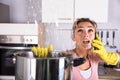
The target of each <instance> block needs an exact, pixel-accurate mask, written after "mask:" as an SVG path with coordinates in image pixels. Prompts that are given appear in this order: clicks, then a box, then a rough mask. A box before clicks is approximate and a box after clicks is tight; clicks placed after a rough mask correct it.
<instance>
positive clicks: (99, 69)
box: [98, 66, 108, 75]
mask: <svg viewBox="0 0 120 80" xmlns="http://www.w3.org/2000/svg"><path fill="white" fill-rule="evenodd" d="M105 74H108V73H107V70H106V69H105V68H104V67H103V66H98V75H105Z"/></svg>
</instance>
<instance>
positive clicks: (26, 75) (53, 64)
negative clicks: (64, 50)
mask: <svg viewBox="0 0 120 80" xmlns="http://www.w3.org/2000/svg"><path fill="white" fill-rule="evenodd" d="M74 62H75V63H74ZM84 62H85V59H83V58H78V59H72V58H71V57H70V56H69V57H68V56H67V57H48V58H36V57H34V55H33V53H32V51H21V52H17V53H16V73H15V79H16V80H64V79H65V78H66V76H67V78H68V79H67V80H70V79H71V69H72V65H73V66H78V65H81V64H83V63H84ZM66 70H67V71H69V72H68V73H67V74H65V71H66Z"/></svg>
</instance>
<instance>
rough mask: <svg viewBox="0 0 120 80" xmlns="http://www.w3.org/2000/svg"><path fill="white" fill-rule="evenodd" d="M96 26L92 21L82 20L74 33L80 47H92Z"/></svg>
mask: <svg viewBox="0 0 120 80" xmlns="http://www.w3.org/2000/svg"><path fill="white" fill-rule="evenodd" d="M95 31H96V30H95V27H94V26H93V25H92V24H91V23H90V22H80V23H79V24H78V25H77V27H76V29H75V32H74V34H73V40H74V41H75V42H76V46H77V47H79V48H85V49H90V48H91V42H92V40H93V39H94V38H95Z"/></svg>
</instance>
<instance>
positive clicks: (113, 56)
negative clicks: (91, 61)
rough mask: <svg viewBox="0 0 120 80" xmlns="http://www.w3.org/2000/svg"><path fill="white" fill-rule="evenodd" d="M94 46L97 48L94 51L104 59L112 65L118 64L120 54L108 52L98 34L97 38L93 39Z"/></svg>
mask: <svg viewBox="0 0 120 80" xmlns="http://www.w3.org/2000/svg"><path fill="white" fill-rule="evenodd" d="M92 46H93V47H94V48H95V49H94V50H92V52H95V53H97V54H98V55H99V56H100V57H101V59H102V60H103V61H105V62H106V63H108V64H110V65H116V64H117V62H118V59H119V56H118V54H117V53H115V52H107V51H106V49H105V47H104V45H103V44H102V42H101V40H100V38H99V36H98V34H96V39H94V40H93V41H92Z"/></svg>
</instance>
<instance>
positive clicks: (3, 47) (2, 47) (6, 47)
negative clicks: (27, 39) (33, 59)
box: [0, 46, 32, 49]
mask: <svg viewBox="0 0 120 80" xmlns="http://www.w3.org/2000/svg"><path fill="white" fill-rule="evenodd" d="M31 48H32V47H10V46H0V49H31Z"/></svg>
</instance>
